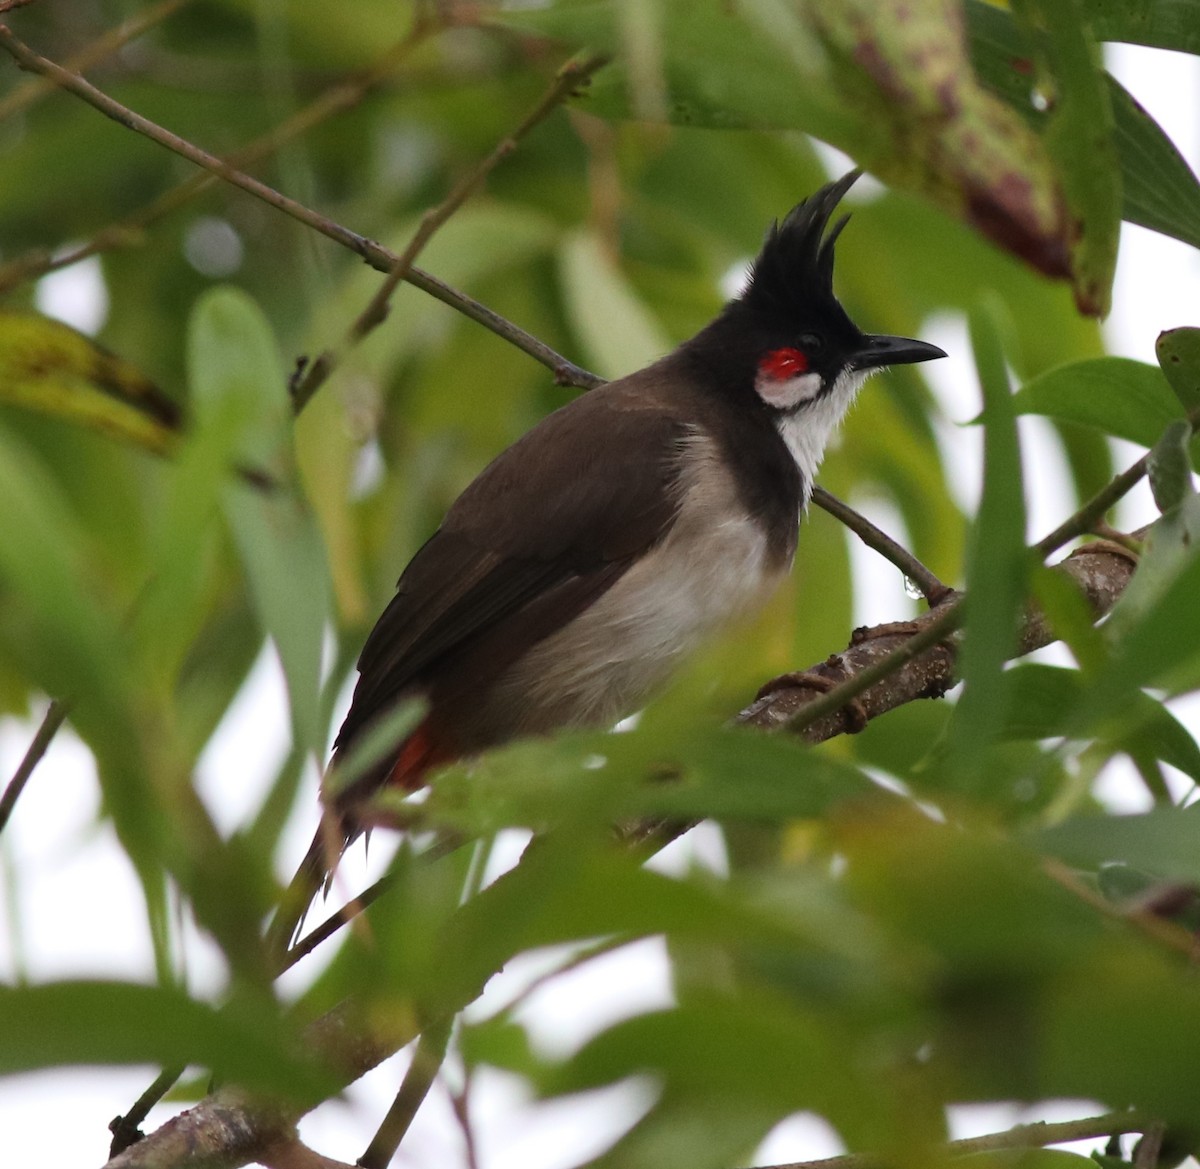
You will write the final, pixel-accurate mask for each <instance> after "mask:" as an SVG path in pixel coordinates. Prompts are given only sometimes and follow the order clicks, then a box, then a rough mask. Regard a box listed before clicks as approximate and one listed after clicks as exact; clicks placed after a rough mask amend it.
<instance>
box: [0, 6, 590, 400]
mask: <svg viewBox="0 0 1200 1169" xmlns="http://www.w3.org/2000/svg"><path fill="white" fill-rule="evenodd" d="M0 48H2V49H4V50H5V51H6V52H8V53H9V54H10V55H11V56H12V57H13V58H14V59H15V60H16V62H17V64H18V65H20V66H21V68H22V69H27V70H30V71H31V72H34V73H39V74H41V75H43V76H45V77H50V78H53V80H54V82H55V84H56V85H58V86H59V87H60V88H62V89H64V90H66V91H67V92H68V93H71V94H73V95H74V96H75V97H78V98H79V99H80V100H81V101H85V102H87V104H88V105H90V106H92V107H93V108H94V109H96V110H99V112H100V113H102V114H104V116H105V117H108V118H111V119H112V120H113V121H115V122H117V123H118V124H119V125H122V126H124V127H125V128H126V129H129V130H133V131H134V132H135V133H137V134H141V135H142V136H143V137H146V138H149V139H150V140H151V141H152V142H156V143H158V145H159V146H163V147H165V148H166V149H167V150H170V151H171V152H172V153H174V154H178V155H179V156H180V157H181V158H186V159H187V160H188V161H189V162H192V163H194V164H195V165H196V166H199V167H201V168H202V169H204V170H206V171H209V172H210V173H212V174H214V175H216V176H217V177H218V178H220V179H223V180H224V181H225V182H227V183H230V184H231V185H233V186H235V187H239V188H240V189H241V190H243V191H245V192H247V194H250V195H253V196H254V197H255V198H256V199H261V200H262V201H263V202H264V203H266V204H268V205H269V206H271V207H274V208H275V209H276V210H278V211H282V212H283V213H284V214H285V215H289V216H291V217H292V218H293V219H295V220H296V221H297V222H299V223H303V224H305V225H306V226H307V227H311V228H312V229H313V230H314V231H316V232H319V233H320V234H321V235H323V236H325V237H326V238H327V239H331V240H333V241H334V243H337V244H340V245H341V246H342V247H344V248H347V249H348V250H349V251H352V252H354V253H355V254H356V255H358V256H361V257H362V258H363V259H364V260H366V262H367V263H368V264H370V265H371V267H372V268H375V269H377V270H378V271H380V272H389V271H391V270H392V268H394V267H395V265H396V262H397V261H398V259H399V257H398V256H397V255H396V254H395V253H394V252H392V251H390V250H389V249H388V248H385V247H382V246H381V245H380V244H378V243H376V242H375V241H374V240H369V239H367V238H366V236H362V235H359V234H358V233H357V232H354V231H351V230H350V229H349V228H347V227H343V226H342V225H341V224H339V223H335V222H334V221H333V220H332V219H330V218H329V217H328V216H326V215H322V214H320V212H317V211H314V210H312V208H310V207H306V206H305V205H304V204H303V203H299V202H297V201H296V200H295V199H290V198H288V196H287V195H284V194H282V193H281V192H279V191H276V190H275V189H274V188H273V187H269V186H268V185H267V184H266V183H263V182H260V181H259V180H258V179H256V178H253V177H251V176H250V175H248V174H245V173H244V172H242V171H240V170H238V169H237V168H236V167H232V166H230V165H229V164H228V163H226V162H224V161H223V160H221V159H219V158H217V157H216V156H215V155H212V154H209V153H208V151H206V150H201V149H200V148H199V147H198V146H195V145H194V144H193V143H191V142H188V141H187V140H186V139H184V138H180V137H179V136H178V135H177V134H172V133H171V131H170V130H167V129H164V128H163V127H162V126H159V125H158V124H157V123H155V122H152V121H150V120H149V119H148V118H144V117H142V116H141V114H137V113H135V112H134V111H133V110H131V109H129V108H128V107H127V106H123V105H122V104H121V103H120V102H118V101H116V100H114V99H113V98H111V97H109V96H108V94H106V93H103V92H102V91H101V90H99V89H97V88H96V87H95V86H94V85H92V84H91V83H89V82H87V81H85V80H84V79H83V78H82V77H78V76H76V75H75V74H74V73H69V72H67V71H66V70H65V69H63V68H62V67H61V66H60V65H56V64H55V63H54V62H53V61H50V60H48V59H47V58H45V57H42V56H40V55H39V54H38V53H35V52H34V51H33V50H32V49H31V48H30V47H29V46H28V45H26V44H25V43H24V42H23V41H21V40H20V39H19V38H18V37H16V36H14V35H13V32H12V30H11V29H10V28H8V26H7V25H3V24H0ZM405 280H406V282H407V283H409V284H411V285H413V286H414V287H416V288H419V289H421V291H422V292H426V293H428V294H429V295H430V296H432V297H434V298H435V299H437V300H440V301H441V302H442V303H443V304H447V305H449V306H450V307H451V308H454V309H456V310H457V311H458V312H460V313H462V314H463V316H466V317H470V318H471V320H473V321H477V322H478V323H479V324H481V325H483V326H484V327H485V328H487V329H490V330H491V331H492V332H493V333H495V334H496V335H497V336H499V337H503V338H504V339H505V340H506V341H508V342H509V343H510V344H512V345H515V346H516V347H517V348H518V349H520V350H521V351H522V352H524V353H527V354H529V356H530V357H532V358H533V359H534V360H535V361H539V362H541V363H542V364H543V365H544V366H546V367H547V368H548V369H550V370H551V371H552V372H553V374H554V379H555V381H556V382H557V383H558V384H559V385H563V386H579V387H581V388H584V389H591V388H592V387H593V386H595V385H599V384H601V382H602V379H600V378H597V377H596V375H595V374H592V373H588V372H587V370H585V369H581V368H580V367H579V366H577V365H575V364H574V363H573V362H570V361H567V360H566V359H565V358H564V357H562V356H561V354H558V353H556V352H555V351H554V350H553V349H551V348H550V346H549V345H546V344H545V343H544V342H542V341H539V340H538V339H537V338H536V337H534V336H533V335H532V334H530V333H527V332H526V331H525V330H524V329H521V328H519V327H518V326H516V325H515V324H513V322H512V321H509V320H506V319H505V318H504V317H502V316H500V314H499V313H496V312H493V311H492V310H491V309H489V308H487V307H486V306H485V305H482V304H480V303H479V302H478V301H476V300H473V299H472V298H471V297H469V296H467V295H465V294H464V293H462V292H459V291H458V290H457V289H455V288H451V287H450V285H448V284H446V283H444V282H443V281H441V280H438V279H437V278H436V277H435V276H431V275H430V274H429V273H428V272H425V271H422V270H421V269H420V268H417V267H413V268H411V269H410V270H409V272H408V274H407V276H405Z"/></svg>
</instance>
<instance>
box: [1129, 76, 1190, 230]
mask: <svg viewBox="0 0 1200 1169" xmlns="http://www.w3.org/2000/svg"><path fill="white" fill-rule="evenodd" d="M1107 81H1108V88H1109V97H1110V99H1111V101H1112V110H1113V122H1114V128H1113V141H1114V143H1115V145H1116V148H1117V158H1118V162H1119V164H1120V168H1121V186H1122V189H1123V191H1124V200H1123V207H1122V211H1121V214H1122V215H1123V216H1124V218H1125V219H1128V220H1129V222H1130V223H1136V224H1138V225H1139V226H1140V227H1147V228H1149V229H1150V230H1151V231H1158V232H1161V233H1162V234H1163V235H1169V236H1171V237H1172V238H1173V239H1177V240H1182V241H1183V242H1184V243H1185V244H1191V245H1192V247H1194V248H1195V247H1200V181H1198V180H1197V178H1196V175H1195V173H1194V172H1193V171H1192V168H1191V167H1190V166H1189V165H1188V163H1187V159H1185V158H1184V157H1183V155H1182V154H1180V152H1179V149H1178V148H1177V147H1176V145H1175V143H1174V142H1172V141H1171V139H1170V138H1168V137H1167V135H1166V133H1165V131H1164V130H1163V128H1162V127H1161V126H1160V125H1159V124H1158V123H1157V122H1156V121H1155V120H1154V119H1153V118H1152V117H1151V116H1150V114H1149V113H1148V112H1147V111H1146V110H1145V109H1144V108H1143V107H1142V106H1141V105H1140V104H1139V103H1138V101H1137V100H1136V99H1135V98H1134V97H1133V96H1132V95H1131V94H1130V93H1129V91H1128V90H1127V89H1126V88H1125V87H1124V86H1123V85H1122V84H1121V83H1120V82H1119V81H1117V79H1116V78H1115V77H1108V78H1107Z"/></svg>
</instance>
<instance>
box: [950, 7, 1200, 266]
mask: <svg viewBox="0 0 1200 1169" xmlns="http://www.w3.org/2000/svg"><path fill="white" fill-rule="evenodd" d="M965 12H966V17H967V29H968V33H969V36H970V45H971V60H972V62H973V64H974V66H975V68H976V70H977V71H978V73H979V77H980V79H981V80H982V81H983V83H984V84H985V85H987V87H988V88H989V89H990V90H991V91H992V92H994V93H996V94H997V95H998V96H1000V97H1002V98H1004V100H1005V101H1007V102H1008V104H1009V105H1010V106H1012V108H1013V109H1014V110H1015V111H1016V112H1017V113H1018V114H1019V115H1021V116H1022V117H1023V118H1024V119H1025V120H1026V121H1027V122H1029V123H1030V125H1032V126H1034V127H1035V128H1039V127H1041V126H1042V125H1043V124H1044V122H1045V119H1046V114H1045V113H1044V112H1043V110H1041V109H1039V108H1036V107H1035V106H1034V104H1033V100H1032V98H1033V92H1032V79H1031V76H1030V74H1031V69H1032V66H1031V62H1030V49H1029V46H1028V45H1027V44H1026V42H1025V40H1024V38H1023V37H1022V36H1021V34H1020V32H1019V31H1018V29H1017V27H1016V24H1015V22H1014V21H1013V19H1012V17H1011V15H1010V14H1009V13H1008V12H1006V11H1005V10H1004V9H1002V8H998V7H996V6H995V5H992V4H988V3H985V2H984V0H967V3H966V7H965ZM1100 39H1102V40H1103V39H1104V37H1103V36H1101V37H1100ZM1106 84H1107V86H1108V90H1109V102H1110V104H1111V108H1112V117H1113V142H1114V144H1115V146H1116V151H1117V160H1118V163H1119V165H1120V170H1121V186H1122V189H1123V202H1122V211H1121V214H1122V215H1123V217H1124V218H1125V219H1128V220H1129V221H1130V222H1131V223H1137V224H1140V225H1141V226H1143V227H1148V228H1150V229H1151V230H1152V231H1160V232H1162V233H1164V234H1165V235H1170V236H1173V237H1174V238H1175V239H1180V240H1183V241H1184V243H1190V244H1192V245H1193V246H1196V247H1200V182H1198V181H1197V179H1196V176H1195V175H1194V174H1193V173H1192V170H1191V168H1190V167H1189V166H1188V164H1187V161H1186V160H1185V159H1184V157H1183V155H1182V154H1180V152H1179V150H1178V149H1177V148H1176V147H1175V144H1174V143H1173V142H1172V141H1171V140H1170V138H1168V137H1167V135H1166V134H1165V133H1164V132H1163V130H1162V127H1160V126H1159V125H1158V123H1157V122H1155V121H1154V119H1153V118H1152V117H1151V116H1150V115H1149V113H1147V112H1146V110H1144V109H1143V108H1142V107H1141V106H1140V105H1139V104H1138V103H1137V101H1136V100H1135V99H1134V98H1133V97H1131V96H1130V94H1129V92H1128V91H1127V90H1126V89H1125V88H1124V87H1123V86H1122V85H1121V84H1120V82H1118V81H1117V80H1116V79H1115V78H1113V77H1111V76H1108V77H1106Z"/></svg>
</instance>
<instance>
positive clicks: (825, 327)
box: [697, 170, 945, 412]
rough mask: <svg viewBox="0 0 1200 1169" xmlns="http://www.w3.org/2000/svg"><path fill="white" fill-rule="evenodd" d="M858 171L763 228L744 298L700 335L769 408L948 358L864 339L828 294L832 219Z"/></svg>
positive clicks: (887, 340)
mask: <svg viewBox="0 0 1200 1169" xmlns="http://www.w3.org/2000/svg"><path fill="white" fill-rule="evenodd" d="M861 173H862V172H861V171H858V170H853V171H851V172H850V173H849V174H847V175H844V176H843V177H842V178H840V179H838V180H837V181H836V182H832V183H828V184H827V185H826V186H824V187H822V188H821V189H820V190H819V191H817V192H816V193H815V194H813V195H810V196H809V197H808V198H807V199H805V200H804V202H802V203H800V204H798V205H797V206H796V207H794V208H793V209H792V210H791V211H790V212H788V214H787V215H786V216H785V217H784V219H783V221H782V222H779V223H775V224H772V226H771V227H770V229H769V230H768V231H767V236H766V239H765V240H764V242H763V246H762V250H761V251H760V252H759V254H758V258H757V259H756V260H755V261H754V265H753V267H752V268H751V271H750V279H749V282H748V283H747V286H746V289H745V291H744V292H743V293H742V294H741V296H739V297H738V298H737V299H736V300H733V301H731V302H730V303H729V304H728V305H727V306H726V308H725V311H724V312H723V313H722V314H721V316H720V317H719V318H718V319H717V320H716V321H715V322H714V323H713V325H712V326H710V329H709V330H705V332H704V333H702V334H701V335H700V337H698V338H697V341H698V342H700V344H701V347H702V349H707V350H709V352H710V355H711V356H713V357H715V356H716V354H715V352H714V350H715V349H716V348H718V347H719V348H722V349H723V350H724V352H723V360H722V362H721V364H722V365H723V366H725V367H726V370H727V372H728V373H729V374H731V375H733V376H734V378H735V379H736V380H737V381H738V382H743V381H744V380H746V378H747V377H749V378H751V379H752V380H753V384H754V387H755V389H756V390H757V391H758V394H759V396H760V397H761V398H762V400H763V401H764V402H766V404H767V405H768V406H770V407H771V408H772V409H776V410H781V411H787V412H791V411H794V410H797V409H799V408H800V407H801V406H803V405H804V404H805V403H809V402H815V401H818V400H821V399H823V398H824V397H826V396H827V395H829V394H830V393H832V392H833V391H834V389H835V387H838V386H841V387H844V388H845V387H849V395H850V396H852V395H853V391H854V390H855V389H857V386H858V385H859V384H860V383H861V381H862V378H863V376H865V374H866V373H867V372H869V371H870V370H872V369H876V368H879V367H881V366H885V365H900V364H905V363H909V362H916V361H928V360H930V359H931V358H934V357H944V356H945V354H944V353H943V352H942V350H941V349H939V348H937V346H935V345H928V344H926V343H925V342H924V341H914V340H910V339H909V338H907V337H889V336H883V335H872V334H868V333H863V332H862V331H861V330H860V329H859V328H858V327H857V326H856V325H855V324H854V322H853V321H852V320H851V319H850V318H849V316H848V315H847V314H846V310H845V309H844V308H842V306H841V304H840V303H839V302H838V299H837V297H836V296H835V295H834V292H833V260H834V243H835V241H836V240H837V237H838V236H839V235H840V234H841V232H842V229H843V228H844V227H845V226H846V224H847V223H848V222H849V220H850V216H849V215H843V216H842V217H841V218H840V219H839V220H838V221H837V222H836V223H834V225H833V226H832V227H829V221H830V219H831V218H832V216H833V213H834V211H835V210H836V208H837V205H838V203H840V202H841V199H842V196H843V195H845V193H846V192H847V191H848V190H849V189H850V187H851V186H852V185H853V184H854V182H855V180H856V179H857V178H858V177H859V175H860V174H861Z"/></svg>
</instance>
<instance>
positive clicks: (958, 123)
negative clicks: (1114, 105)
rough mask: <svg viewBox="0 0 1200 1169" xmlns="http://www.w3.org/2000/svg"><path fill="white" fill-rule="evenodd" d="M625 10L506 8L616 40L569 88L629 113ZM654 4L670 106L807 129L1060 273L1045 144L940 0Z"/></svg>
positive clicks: (599, 44)
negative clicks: (981, 77)
mask: <svg viewBox="0 0 1200 1169" xmlns="http://www.w3.org/2000/svg"><path fill="white" fill-rule="evenodd" d="M620 10H621V9H620V6H619V5H617V4H614V3H612V2H611V0H609V2H605V0H556V2H555V3H553V4H550V5H547V6H544V7H539V8H537V9H536V10H531V9H528V8H523V9H521V10H519V11H515V12H506V13H505V14H504V15H503V17H502V19H503V20H504V22H505V23H510V24H516V25H517V26H519V27H521V28H524V29H534V30H536V31H538V32H540V33H543V34H545V35H548V36H551V37H555V38H557V39H560V40H563V41H565V42H566V43H568V44H571V45H575V46H582V45H586V46H588V47H590V48H592V49H600V50H603V51H606V52H609V53H612V54H614V55H615V57H616V60H615V62H614V64H613V65H612V66H611V67H609V68H608V69H605V70H604V71H603V72H602V73H601V74H600V75H599V76H598V77H597V78H596V79H595V82H594V83H593V85H592V86H591V87H590V88H589V89H588V90H587V91H586V92H585V93H584V94H583V95H582V96H581V97H580V98H579V99H578V101H579V104H580V105H581V106H582V107H583V108H584V109H587V110H589V111H591V112H594V113H597V114H600V115H601V116H603V117H609V118H630V117H634V116H636V110H635V104H634V101H633V100H632V99H631V94H632V92H633V90H634V86H633V84H632V82H631V81H630V79H629V73H628V70H629V69H630V67H631V66H630V63H629V62H628V60H624V59H623V57H622V52H623V49H624V48H625V46H624V43H623V40H622V36H621V22H620V20H619V18H618V17H619V12H620ZM658 11H659V13H660V16H661V19H662V22H663V24H662V28H663V36H662V44H663V46H664V58H663V61H662V70H663V78H664V82H665V87H666V116H667V118H668V119H670V120H671V121H672V122H675V123H677V124H680V125H688V126H705V127H711V128H721V129H731V128H743V129H744V128H753V129H798V130H803V131H804V132H806V133H808V134H812V135H814V136H815V137H818V138H821V139H824V140H825V141H827V142H830V143H832V144H833V145H835V146H837V147H839V148H840V149H842V150H843V151H845V152H846V153H847V154H849V155H851V156H852V157H853V158H855V159H857V160H859V161H860V162H861V163H863V165H865V166H867V167H869V168H870V169H871V170H872V171H873V172H875V173H876V174H878V175H879V176H880V177H881V178H883V179H885V180H886V181H889V182H893V183H895V184H896V185H897V186H899V187H902V188H907V189H909V190H913V191H916V192H919V193H921V194H924V195H926V196H928V197H929V198H930V199H932V200H933V201H935V202H937V203H939V204H940V205H942V206H943V207H945V208H946V209H948V210H950V211H952V212H953V213H954V214H955V215H957V216H959V217H961V218H962V219H964V220H966V221H967V222H968V223H970V224H972V226H974V227H975V228H976V229H977V230H979V231H981V232H982V233H983V234H984V235H986V236H988V237H989V238H990V239H991V240H992V241H993V242H994V243H996V244H997V245H998V246H999V247H1001V248H1003V249H1005V250H1007V251H1009V252H1012V253H1014V254H1015V255H1017V256H1019V257H1020V258H1021V259H1022V260H1024V261H1025V262H1027V263H1029V264H1032V265H1033V266H1034V267H1035V268H1037V269H1038V270H1039V271H1041V272H1043V273H1045V274H1047V275H1050V276H1056V277H1065V276H1067V275H1068V255H1067V252H1068V248H1067V231H1068V226H1067V221H1066V219H1065V218H1064V216H1063V215H1062V206H1061V198H1060V194H1059V192H1058V190H1057V184H1056V180H1055V176H1054V173H1053V170H1052V168H1051V165H1050V160H1049V157H1048V156H1047V154H1046V151H1045V149H1044V147H1043V145H1042V143H1041V141H1040V140H1039V139H1038V137H1037V136H1036V135H1035V134H1033V133H1032V132H1031V131H1030V130H1029V129H1028V127H1026V126H1025V124H1024V122H1023V121H1022V119H1021V118H1020V117H1018V116H1017V115H1016V114H1015V113H1014V112H1013V111H1012V110H1011V109H1009V108H1008V107H1007V106H1006V105H1005V103H1003V102H1002V101H1000V100H998V99H997V98H995V97H994V96H993V95H992V94H991V93H989V92H988V91H986V90H985V89H984V88H983V87H982V86H980V85H979V84H978V83H977V82H976V81H975V78H974V75H973V74H972V72H971V70H970V68H969V67H968V65H967V57H966V48H965V45H964V44H963V39H962V37H961V33H960V30H959V28H958V27H957V23H956V22H955V21H953V20H948V19H946V8H945V5H944V4H943V3H942V2H941V0H917V2H916V3H908V4H906V5H903V6H901V5H890V4H889V5H880V4H878V3H875V2H874V0H845V2H843V3H840V4H836V5H832V4H831V5H807V6H803V7H800V8H797V7H796V6H792V5H778V4H772V3H768V2H767V0H756V2H754V3H751V4H748V5H739V6H736V7H731V6H729V5H727V4H723V3H720V0H699V2H697V0H662V2H661V3H660V4H659V5H658ZM797 13H799V17H800V18H799V19H797V18H796V16H797ZM1015 176H1019V181H1016V182H1014V181H1013V179H1014V177H1015Z"/></svg>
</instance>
